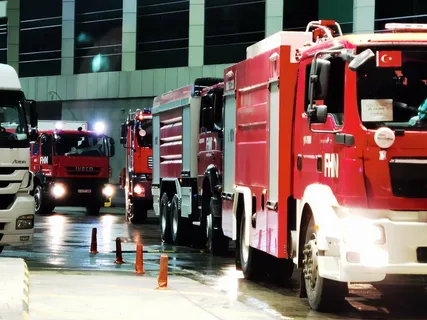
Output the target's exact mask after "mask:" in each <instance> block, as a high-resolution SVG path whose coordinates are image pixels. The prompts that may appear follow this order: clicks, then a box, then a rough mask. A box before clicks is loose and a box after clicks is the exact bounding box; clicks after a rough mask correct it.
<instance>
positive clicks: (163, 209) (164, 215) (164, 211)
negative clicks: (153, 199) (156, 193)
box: [162, 203, 166, 232]
mask: <svg viewBox="0 0 427 320" xmlns="http://www.w3.org/2000/svg"><path fill="white" fill-rule="evenodd" d="M165 230H166V209H165V204H164V203H163V206H162V231H163V232H164V231H165Z"/></svg>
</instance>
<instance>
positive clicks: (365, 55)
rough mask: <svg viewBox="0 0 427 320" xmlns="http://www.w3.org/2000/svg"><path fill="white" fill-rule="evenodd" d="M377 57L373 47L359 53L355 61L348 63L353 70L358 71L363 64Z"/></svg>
mask: <svg viewBox="0 0 427 320" xmlns="http://www.w3.org/2000/svg"><path fill="white" fill-rule="evenodd" d="M374 57H375V53H374V52H373V51H372V50H371V49H366V50H364V51H362V52H361V53H359V54H358V55H357V56H356V57H355V58H354V59H353V61H351V62H350V63H349V64H348V68H349V69H350V70H351V71H357V69H359V68H360V67H361V66H363V65H364V64H365V63H366V62H368V61H369V60H371V59H372V58H374Z"/></svg>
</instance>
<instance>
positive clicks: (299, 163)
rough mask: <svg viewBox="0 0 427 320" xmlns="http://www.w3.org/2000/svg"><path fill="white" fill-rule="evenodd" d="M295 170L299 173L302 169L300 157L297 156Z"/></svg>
mask: <svg viewBox="0 0 427 320" xmlns="http://www.w3.org/2000/svg"><path fill="white" fill-rule="evenodd" d="M297 169H298V171H301V169H302V155H300V154H299V155H298V157H297Z"/></svg>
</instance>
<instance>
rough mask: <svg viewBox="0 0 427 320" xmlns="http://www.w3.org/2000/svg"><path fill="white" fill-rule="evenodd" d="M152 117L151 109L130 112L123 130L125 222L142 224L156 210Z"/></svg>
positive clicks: (121, 180)
mask: <svg viewBox="0 0 427 320" xmlns="http://www.w3.org/2000/svg"><path fill="white" fill-rule="evenodd" d="M152 119H153V116H152V115H151V109H150V108H145V109H143V110H139V109H138V110H136V111H135V112H132V111H130V112H129V114H128V117H127V119H126V121H125V123H123V124H122V127H121V137H120V143H121V144H122V145H123V147H124V148H125V149H126V168H123V170H122V172H121V175H120V184H121V188H122V189H124V190H125V203H126V216H125V218H126V221H129V222H131V223H141V222H144V221H145V220H146V219H147V211H148V210H149V209H152V208H153V197H152V195H151V181H152V170H153V124H152Z"/></svg>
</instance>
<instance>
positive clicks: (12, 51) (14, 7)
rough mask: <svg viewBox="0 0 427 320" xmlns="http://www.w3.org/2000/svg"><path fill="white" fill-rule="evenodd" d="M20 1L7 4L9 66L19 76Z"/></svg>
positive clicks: (15, 0) (14, 0) (16, 0)
mask: <svg viewBox="0 0 427 320" xmlns="http://www.w3.org/2000/svg"><path fill="white" fill-rule="evenodd" d="M20 2H21V1H20V0H12V1H8V3H7V11H6V12H7V32H8V34H7V64H9V65H11V66H12V67H13V68H14V69H15V70H16V72H17V73H18V74H19V28H20V24H21V23H20V14H19V7H20Z"/></svg>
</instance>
